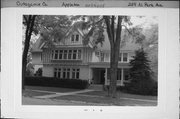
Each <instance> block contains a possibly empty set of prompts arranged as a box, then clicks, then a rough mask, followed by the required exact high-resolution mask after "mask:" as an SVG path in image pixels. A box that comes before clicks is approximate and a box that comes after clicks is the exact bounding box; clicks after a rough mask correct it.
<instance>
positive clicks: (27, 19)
mask: <svg viewBox="0 0 180 119" xmlns="http://www.w3.org/2000/svg"><path fill="white" fill-rule="evenodd" d="M23 18H24V22H23V23H24V24H25V25H26V33H25V45H24V51H23V56H22V89H25V87H24V80H25V73H26V65H27V54H28V50H29V43H30V40H31V35H32V32H33V27H34V22H35V18H36V15H27V16H23Z"/></svg>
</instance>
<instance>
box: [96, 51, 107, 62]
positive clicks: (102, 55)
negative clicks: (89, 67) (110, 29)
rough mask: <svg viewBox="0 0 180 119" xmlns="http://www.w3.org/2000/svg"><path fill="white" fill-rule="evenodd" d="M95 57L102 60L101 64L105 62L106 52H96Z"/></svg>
mask: <svg viewBox="0 0 180 119" xmlns="http://www.w3.org/2000/svg"><path fill="white" fill-rule="evenodd" d="M95 55H96V56H97V57H98V58H99V60H100V61H101V62H104V58H105V53H104V52H101V51H96V52H95Z"/></svg>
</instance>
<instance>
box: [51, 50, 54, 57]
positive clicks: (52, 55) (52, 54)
mask: <svg viewBox="0 0 180 119" xmlns="http://www.w3.org/2000/svg"><path fill="white" fill-rule="evenodd" d="M51 58H52V59H54V50H52V52H51Z"/></svg>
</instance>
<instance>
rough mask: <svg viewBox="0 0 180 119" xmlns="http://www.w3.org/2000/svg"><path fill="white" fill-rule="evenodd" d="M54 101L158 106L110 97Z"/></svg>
mask: <svg viewBox="0 0 180 119" xmlns="http://www.w3.org/2000/svg"><path fill="white" fill-rule="evenodd" d="M52 99H56V100H68V101H82V102H86V103H97V106H99V105H100V104H106V105H107V106H135V105H140V106H156V105H157V102H146V101H144V102H143V101H137V100H127V99H121V98H110V97H102V96H101V97H98V96H96V97H90V96H85V95H67V96H59V97H55V98H52ZM98 104H99V105H98Z"/></svg>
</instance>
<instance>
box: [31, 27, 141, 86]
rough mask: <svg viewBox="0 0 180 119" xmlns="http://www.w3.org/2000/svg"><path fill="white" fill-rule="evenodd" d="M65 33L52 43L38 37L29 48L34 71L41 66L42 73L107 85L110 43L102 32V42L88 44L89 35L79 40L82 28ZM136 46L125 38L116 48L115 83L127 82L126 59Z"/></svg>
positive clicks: (130, 55)
mask: <svg viewBox="0 0 180 119" xmlns="http://www.w3.org/2000/svg"><path fill="white" fill-rule="evenodd" d="M66 36H67V37H65V38H63V39H61V40H60V41H59V42H54V43H53V46H52V45H51V44H49V42H47V41H45V40H43V38H42V37H40V38H39V39H38V40H37V41H36V43H35V44H34V46H33V48H32V63H33V65H34V66H35V71H36V70H38V68H40V67H42V69H43V74H42V75H43V76H45V77H58V78H70V79H83V80H89V81H90V82H91V83H92V84H104V85H109V76H110V75H109V74H110V43H109V40H108V36H107V32H106V31H105V32H104V36H105V39H104V43H103V45H100V44H98V45H97V48H96V49H94V48H92V44H93V38H90V40H89V43H88V44H86V45H85V44H83V40H84V39H83V32H82V31H81V30H80V29H78V28H76V29H73V30H70V31H69V32H67V34H66ZM138 48H139V47H138V46H137V44H135V43H133V42H131V40H130V39H129V40H127V42H126V43H125V45H122V46H121V48H120V54H119V63H118V76H117V85H120V86H123V85H124V82H128V77H129V68H130V66H129V61H130V60H131V59H132V56H133V55H134V51H135V50H137V49H138Z"/></svg>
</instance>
